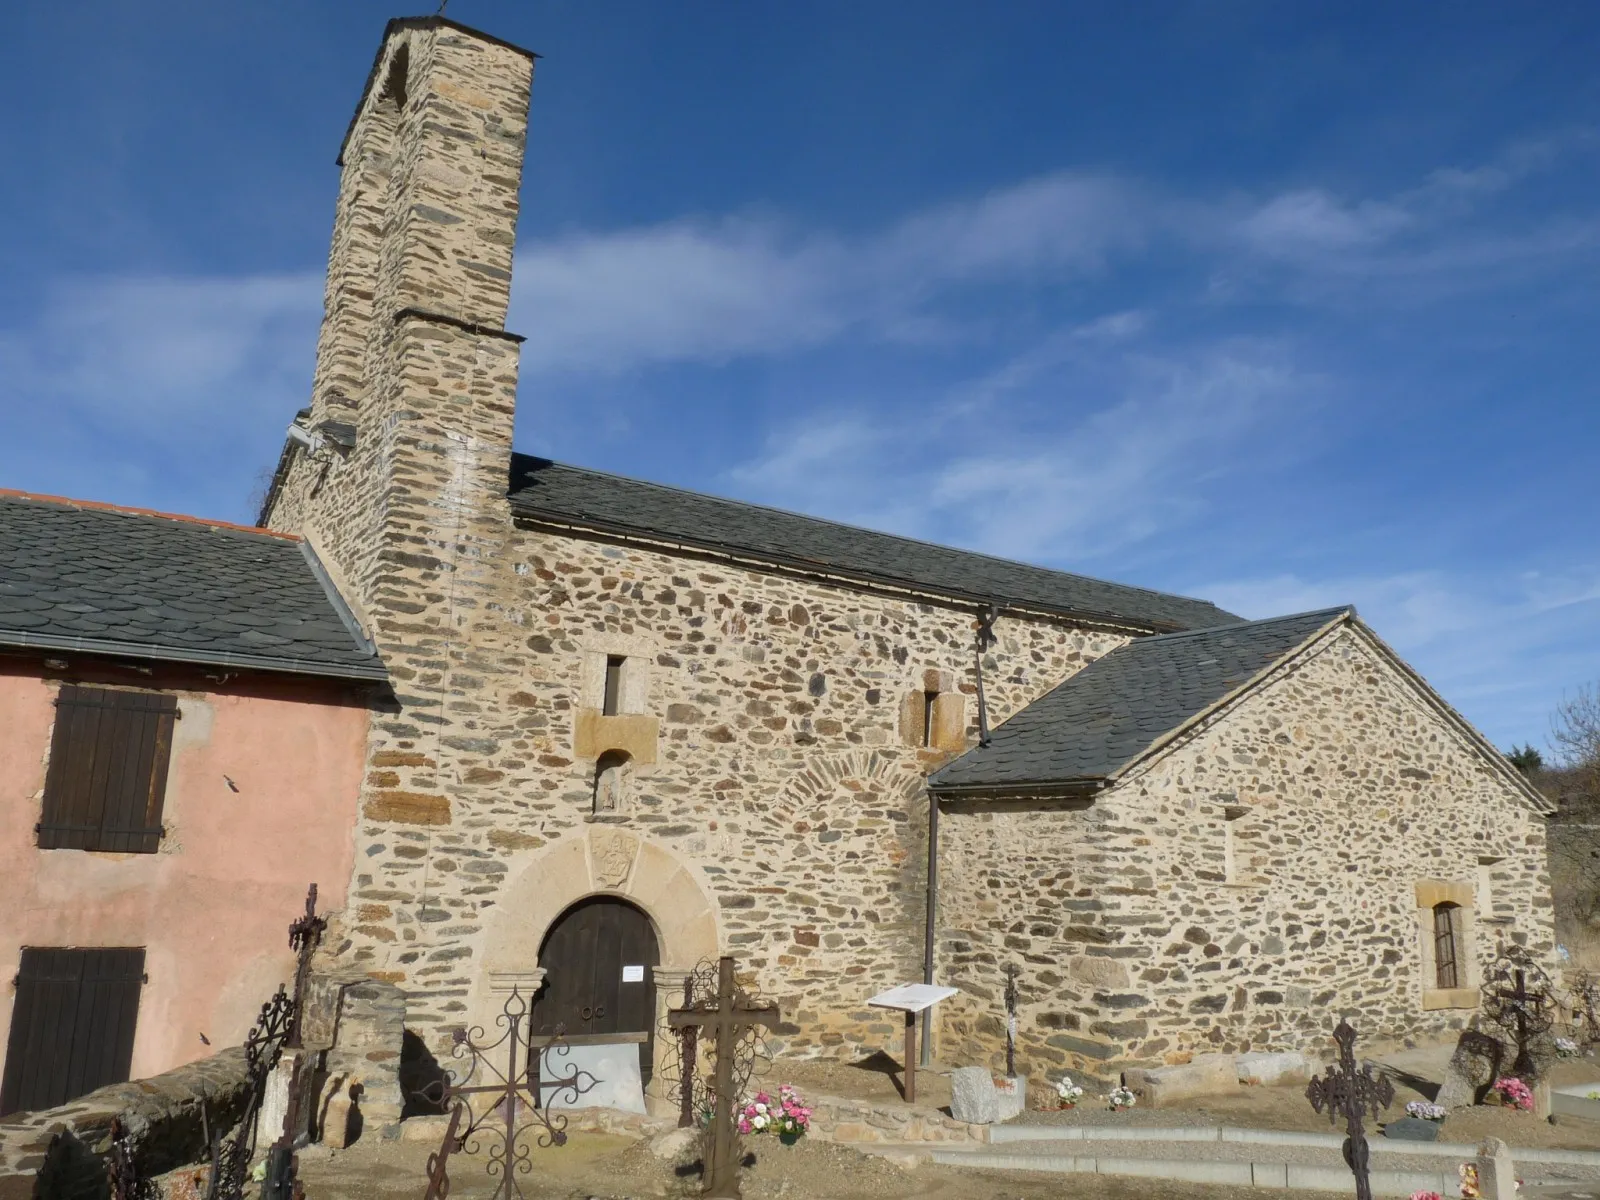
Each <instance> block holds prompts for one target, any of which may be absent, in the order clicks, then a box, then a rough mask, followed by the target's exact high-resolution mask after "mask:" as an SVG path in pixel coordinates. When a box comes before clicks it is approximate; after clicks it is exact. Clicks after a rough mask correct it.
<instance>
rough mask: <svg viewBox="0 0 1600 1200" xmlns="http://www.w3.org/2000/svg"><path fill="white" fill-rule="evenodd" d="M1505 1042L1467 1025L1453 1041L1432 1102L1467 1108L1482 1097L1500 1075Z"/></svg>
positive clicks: (1448, 1106)
mask: <svg viewBox="0 0 1600 1200" xmlns="http://www.w3.org/2000/svg"><path fill="white" fill-rule="evenodd" d="M1504 1058H1505V1045H1504V1043H1502V1042H1501V1041H1500V1039H1499V1038H1494V1037H1490V1036H1489V1035H1488V1034H1486V1033H1479V1032H1477V1031H1476V1030H1472V1029H1469V1030H1467V1031H1465V1032H1464V1033H1462V1035H1461V1037H1460V1039H1459V1040H1458V1041H1457V1042H1456V1048H1455V1052H1454V1053H1452V1054H1451V1055H1450V1062H1449V1064H1448V1065H1447V1066H1446V1067H1445V1070H1444V1082H1443V1083H1442V1084H1441V1085H1440V1087H1439V1095H1438V1098H1437V1100H1436V1101H1435V1103H1438V1104H1442V1105H1444V1107H1445V1108H1469V1107H1471V1106H1472V1105H1474V1104H1476V1103H1478V1101H1480V1100H1481V1099H1483V1094H1484V1093H1485V1092H1486V1091H1487V1090H1488V1088H1489V1085H1490V1084H1492V1083H1493V1082H1494V1081H1495V1080H1496V1079H1497V1078H1499V1075H1500V1064H1501V1062H1502V1061H1503V1060H1504Z"/></svg>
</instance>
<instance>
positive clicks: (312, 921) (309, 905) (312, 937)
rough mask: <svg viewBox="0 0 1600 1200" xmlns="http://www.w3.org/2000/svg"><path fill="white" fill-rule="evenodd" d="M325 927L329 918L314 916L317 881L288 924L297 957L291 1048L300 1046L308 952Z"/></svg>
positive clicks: (314, 945) (318, 943) (316, 945)
mask: <svg viewBox="0 0 1600 1200" xmlns="http://www.w3.org/2000/svg"><path fill="white" fill-rule="evenodd" d="M327 927H328V918H327V917H319V916H317V885H316V884H314V883H313V884H312V885H311V887H310V888H308V889H307V891H306V911H305V915H304V916H302V917H300V918H299V919H298V920H296V921H294V922H293V923H292V924H291V925H290V926H289V949H291V950H293V951H295V952H296V954H297V955H298V959H299V961H298V962H297V963H296V964H295V968H294V1018H293V1020H292V1021H291V1023H290V1025H289V1040H288V1041H287V1042H286V1043H285V1045H287V1046H288V1047H290V1048H291V1049H296V1050H297V1049H299V1048H300V1020H301V1017H302V1015H303V1014H304V1013H305V1007H306V983H307V982H308V981H309V980H310V978H311V956H312V955H313V954H315V953H316V951H317V947H318V946H319V945H320V944H321V943H322V931H323V930H325V929H326V928H327Z"/></svg>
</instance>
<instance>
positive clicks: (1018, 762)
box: [928, 607, 1355, 795]
mask: <svg viewBox="0 0 1600 1200" xmlns="http://www.w3.org/2000/svg"><path fill="white" fill-rule="evenodd" d="M1354 612H1355V610H1354V609H1353V608H1348V607H1345V608H1329V609H1322V610H1319V611H1317V612H1309V613H1298V614H1295V615H1293V616H1287V617H1273V618H1270V619H1268V620H1265V621H1246V622H1240V623H1236V624H1230V625H1224V626H1220V627H1218V628H1215V629H1202V630H1195V631H1190V632H1186V633H1172V634H1163V635H1161V636H1158V637H1147V638H1137V639H1135V640H1134V641H1131V642H1129V643H1127V644H1126V645H1124V646H1120V647H1118V648H1117V649H1116V650H1113V651H1112V652H1111V653H1110V654H1107V655H1105V656H1104V657H1103V658H1099V659H1096V660H1095V661H1094V662H1092V663H1090V664H1089V665H1088V666H1087V667H1085V668H1083V670H1081V671H1079V672H1078V673H1077V674H1076V675H1073V676H1072V677H1071V678H1070V679H1068V680H1066V681H1065V682H1064V683H1062V684H1060V685H1059V686H1058V687H1056V688H1055V689H1053V690H1052V691H1049V692H1046V693H1045V694H1044V695H1043V696H1041V697H1039V699H1037V700H1035V701H1034V702H1033V703H1032V704H1030V705H1028V706H1027V707H1025V708H1023V709H1022V710H1021V711H1020V712H1018V713H1016V714H1015V715H1014V716H1012V717H1011V719H1010V720H1008V721H1006V722H1005V724H1003V725H1001V726H999V727H998V728H997V729H995V730H994V731H993V733H992V735H991V737H990V741H989V745H987V746H980V747H976V748H974V749H972V750H969V751H967V752H966V753H965V754H963V755H961V757H959V758H957V759H955V760H954V761H952V762H950V763H948V764H947V765H945V766H944V767H942V768H940V769H939V770H938V771H936V772H934V773H933V775H931V776H930V777H929V779H928V786H929V787H930V788H931V789H932V790H933V791H934V792H936V793H941V794H954V793H960V792H966V791H972V792H996V793H1012V794H1020V795H1025V794H1027V792H1028V789H1029V788H1030V787H1035V786H1041V787H1044V788H1049V787H1051V786H1060V785H1062V784H1072V783H1076V782H1080V781H1081V782H1092V781H1095V780H1102V779H1106V778H1108V777H1110V776H1111V775H1112V774H1114V773H1115V772H1116V771H1117V770H1119V769H1120V768H1122V767H1125V766H1127V765H1129V764H1130V763H1132V762H1134V761H1136V760H1137V759H1138V758H1140V757H1141V756H1142V755H1143V754H1144V752H1145V751H1147V750H1148V749H1149V748H1150V747H1151V746H1152V745H1153V744H1154V743H1155V742H1156V741H1158V740H1159V739H1161V738H1163V737H1165V736H1166V735H1167V734H1169V733H1172V732H1174V731H1175V730H1177V729H1179V728H1181V727H1182V726H1183V725H1184V724H1185V723H1186V722H1187V721H1189V720H1191V719H1192V718H1194V717H1196V716H1198V715H1199V714H1200V713H1202V712H1204V711H1205V710H1206V709H1208V708H1210V707H1211V706H1212V705H1213V704H1215V703H1217V702H1218V701H1219V700H1222V699H1224V698H1226V697H1227V696H1228V695H1230V694H1231V693H1232V692H1234V691H1236V690H1237V689H1238V688H1240V687H1242V686H1244V684H1246V683H1248V682H1249V681H1250V680H1251V679H1253V678H1255V676H1257V675H1258V674H1260V673H1261V672H1262V671H1264V670H1266V669H1267V668H1268V667H1270V666H1271V665H1272V664H1274V663H1276V662H1278V661H1279V660H1281V659H1282V658H1284V657H1285V656H1286V655H1288V654H1290V653H1291V652H1293V651H1294V650H1296V649H1298V648H1299V647H1300V646H1302V645H1304V644H1305V642H1306V641H1307V640H1308V639H1309V638H1310V637H1311V636H1312V635H1313V634H1315V633H1316V632H1317V631H1318V630H1320V629H1323V628H1325V627H1326V626H1327V625H1329V624H1330V623H1332V622H1334V621H1336V620H1339V619H1340V618H1342V617H1345V616H1348V615H1353V614H1354Z"/></svg>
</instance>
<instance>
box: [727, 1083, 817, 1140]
mask: <svg viewBox="0 0 1600 1200" xmlns="http://www.w3.org/2000/svg"><path fill="white" fill-rule="evenodd" d="M738 1127H739V1132H740V1133H745V1134H749V1133H775V1134H777V1135H778V1140H779V1141H780V1142H782V1143H783V1144H784V1145H785V1146H792V1145H794V1144H795V1143H796V1142H798V1141H799V1140H800V1139H801V1138H802V1137H804V1136H805V1133H806V1130H808V1129H810V1128H811V1110H810V1109H809V1108H807V1107H806V1104H805V1101H804V1100H803V1099H801V1097H800V1093H799V1092H798V1091H796V1090H795V1089H794V1088H793V1087H792V1086H791V1085H789V1084H787V1083H785V1084H783V1085H781V1086H780V1087H779V1088H778V1096H777V1099H773V1097H771V1096H769V1095H768V1094H767V1093H766V1092H757V1093H756V1094H755V1097H754V1098H753V1099H750V1100H747V1101H745V1103H744V1104H743V1106H741V1107H740V1109H739V1119H738Z"/></svg>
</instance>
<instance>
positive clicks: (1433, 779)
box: [940, 626, 1554, 1076]
mask: <svg viewBox="0 0 1600 1200" xmlns="http://www.w3.org/2000/svg"><path fill="white" fill-rule="evenodd" d="M1230 813H1232V814H1234V816H1235V819H1234V820H1233V821H1230V820H1229V819H1228V817H1229V814H1230ZM1230 824H1231V825H1232V827H1233V828H1232V834H1231V841H1232V869H1231V871H1230V867H1229V862H1228V859H1229V854H1228V842H1229V834H1228V833H1227V832H1226V829H1227V827H1228V826H1229V825H1230ZM946 828H947V829H949V830H950V831H951V832H950V833H949V834H946V835H944V851H945V853H944V855H942V856H941V861H950V860H953V859H956V858H958V857H963V856H965V857H967V858H969V860H970V861H968V862H967V863H966V864H965V865H964V866H955V865H952V866H951V867H950V868H947V869H946V870H947V878H948V885H947V886H946V887H945V888H943V889H942V893H943V894H942V896H941V914H940V915H941V922H942V924H943V925H944V926H945V927H946V930H947V933H946V935H945V937H944V939H943V941H942V958H941V963H942V964H948V966H949V968H950V969H949V973H948V979H947V981H948V982H950V983H952V984H955V985H957V986H962V987H964V988H966V989H967V990H968V991H969V992H971V993H973V994H976V995H979V996H980V997H989V996H993V997H995V998H996V1000H995V1001H991V1002H989V1003H988V1004H987V1006H986V1007H985V1006H984V1005H982V1004H978V1005H973V1004H969V1005H966V1006H952V1008H951V1010H950V1014H949V1018H950V1021H951V1028H950V1033H951V1035H952V1036H953V1037H954V1039H955V1040H956V1041H957V1042H958V1043H959V1044H960V1045H961V1047H962V1050H963V1051H964V1052H965V1053H967V1054H970V1055H985V1054H986V1055H987V1056H988V1057H989V1059H990V1060H991V1061H997V1060H996V1058H995V1055H996V1053H997V1051H996V1043H995V1040H994V1037H993V1036H992V1034H993V1031H995V1030H996V1029H998V1028H999V1027H998V1026H997V1025H996V1021H997V1019H998V1018H1000V1017H1001V1016H1003V1013H1002V1012H1001V1009H1000V1007H999V1005H998V1002H997V998H998V996H999V995H1000V990H999V989H1000V986H1001V985H1000V982H999V981H1000V979H1001V974H1000V973H1001V972H1003V970H1004V966H1005V964H1006V962H1007V961H1015V962H1017V963H1018V965H1019V966H1020V967H1021V968H1022V976H1021V980H1022V991H1023V997H1024V1011H1023V1013H1022V1019H1021V1021H1020V1022H1019V1024H1020V1026H1021V1036H1022V1041H1023V1044H1024V1045H1025V1046H1026V1048H1027V1051H1028V1055H1029V1060H1030V1062H1031V1063H1033V1064H1035V1065H1036V1067H1045V1066H1048V1067H1057V1068H1059V1067H1062V1066H1071V1067H1075V1068H1078V1069H1082V1070H1088V1071H1090V1072H1093V1073H1096V1074H1100V1075H1102V1076H1108V1075H1110V1074H1114V1073H1115V1071H1116V1070H1117V1069H1120V1067H1123V1066H1130V1065H1140V1064H1151V1063H1159V1062H1173V1061H1183V1060H1184V1059H1185V1058H1186V1057H1187V1056H1189V1055H1191V1054H1194V1053H1204V1052H1208V1051H1243V1050H1263V1049H1270V1050H1279V1049H1317V1050H1319V1051H1320V1050H1321V1049H1322V1048H1324V1047H1325V1046H1326V1044H1327V1043H1326V1038H1327V1035H1328V1033H1329V1032H1330V1028H1331V1025H1332V1024H1333V1022H1334V1021H1335V1020H1336V1019H1337V1016H1338V1015H1339V1014H1347V1015H1349V1016H1351V1018H1352V1020H1353V1022H1354V1023H1355V1025H1356V1027H1357V1029H1358V1030H1359V1032H1360V1034H1361V1036H1362V1039H1363V1044H1364V1045H1368V1046H1369V1047H1370V1046H1371V1045H1373V1044H1374V1043H1376V1042H1377V1041H1379V1040H1387V1039H1400V1038H1407V1037H1428V1036H1439V1035H1446V1034H1447V1033H1448V1032H1449V1031H1450V1030H1454V1029H1459V1028H1461V1027H1463V1026H1464V1025H1465V1023H1466V1021H1467V1019H1468V1018H1470V1017H1471V1016H1472V1015H1473V1012H1474V1010H1472V1009H1470V1008H1455V1007H1444V1008H1436V1007H1427V1008H1425V1007H1424V1001H1425V999H1426V1000H1427V1001H1428V1003H1429V1004H1433V1003H1436V1002H1438V1001H1439V999H1440V998H1439V997H1435V996H1432V995H1429V996H1426V997H1425V995H1424V993H1425V991H1427V992H1429V993H1431V992H1432V991H1433V985H1432V981H1431V980H1425V979H1424V978H1423V976H1424V972H1425V967H1426V964H1425V957H1424V956H1425V950H1424V946H1423V938H1422V936H1421V929H1420V923H1419V916H1418V905H1419V897H1423V898H1425V897H1428V896H1432V895H1433V893H1435V892H1438V894H1441V895H1442V894H1444V893H1443V892H1441V891H1440V890H1439V886H1435V885H1452V886H1450V887H1448V889H1447V890H1448V891H1449V892H1450V894H1452V895H1461V894H1463V891H1465V894H1467V895H1470V896H1471V897H1472V898H1473V901H1474V903H1473V908H1472V910H1471V911H1470V912H1469V913H1468V914H1467V916H1468V922H1469V936H1470V938H1471V941H1472V943H1473V947H1474V951H1475V955H1474V957H1475V963H1474V964H1473V967H1472V969H1471V971H1470V972H1469V980H1468V981H1465V982H1471V983H1475V982H1477V981H1478V980H1479V979H1481V977H1482V972H1483V969H1484V968H1485V967H1486V966H1487V964H1488V963H1489V962H1490V960H1491V959H1492V957H1493V953H1494V949H1495V946H1496V943H1497V942H1499V941H1501V940H1505V941H1509V942H1518V943H1521V944H1524V945H1526V946H1528V948H1529V949H1530V950H1532V951H1533V952H1534V953H1535V954H1536V955H1538V956H1540V958H1541V959H1543V960H1545V961H1546V962H1547V964H1549V962H1550V960H1551V959H1552V957H1553V953H1554V929H1553V923H1552V916H1551V905H1550V884H1549V875H1548V872H1547V867H1546V860H1545V838H1544V822H1543V819H1542V818H1541V817H1540V816H1539V815H1538V814H1537V813H1535V812H1534V811H1533V810H1532V809H1531V807H1530V806H1529V804H1528V802H1527V800H1526V798H1525V797H1524V796H1523V795H1522V794H1521V793H1520V792H1519V791H1518V790H1517V789H1516V788H1515V787H1514V785H1513V784H1511V783H1510V782H1509V781H1508V780H1506V779H1505V778H1504V777H1503V776H1502V775H1500V774H1499V773H1498V772H1497V771H1496V770H1495V769H1494V768H1493V767H1492V766H1491V765H1490V764H1489V763H1488V762H1486V761H1485V760H1484V759H1483V758H1482V756H1481V755H1480V753H1479V751H1478V750H1477V748H1476V747H1475V746H1473V745H1472V744H1471V743H1470V742H1469V741H1468V739H1467V737H1466V736H1465V735H1464V734H1463V733H1461V732H1460V731H1459V730H1458V729H1456V728H1455V727H1454V726H1452V725H1451V724H1450V723H1449V722H1447V721H1446V720H1445V719H1444V717H1443V716H1442V715H1440V714H1439V713H1438V712H1437V710H1435V709H1434V708H1432V707H1431V706H1430V705H1429V704H1428V703H1426V702H1425V701H1424V699H1423V698H1422V697H1421V696H1420V695H1419V694H1418V693H1417V690H1416V688H1415V686H1414V685H1413V684H1412V682H1411V681H1410V680H1408V679H1407V678H1405V677H1404V676H1403V674H1402V673H1401V672H1399V671H1397V670H1396V669H1395V668H1394V666H1393V665H1392V664H1391V663H1390V662H1389V661H1387V659H1386V658H1385V657H1383V656H1382V655H1381V654H1380V653H1379V652H1378V651H1377V649H1376V648H1375V647H1374V645H1373V644H1372V643H1371V642H1370V641H1369V640H1368V639H1367V638H1366V637H1365V636H1364V635H1362V634H1361V633H1359V632H1357V631H1356V630H1354V629H1352V628H1350V627H1348V626H1347V627H1345V628H1343V629H1341V630H1338V631H1336V632H1335V633H1333V634H1331V635H1329V636H1328V637H1327V638H1326V639H1325V640H1324V641H1323V642H1322V643H1321V644H1320V645H1318V646H1316V647H1314V648H1313V649H1312V651H1310V652H1309V653H1308V654H1307V656H1306V657H1305V658H1304V659H1303V660H1301V661H1300V662H1298V663H1296V664H1294V665H1293V666H1292V667H1291V668H1290V669H1288V670H1287V671H1286V672H1285V673H1284V674H1282V675H1280V676H1278V677H1276V678H1273V679H1269V680H1268V681H1267V682H1266V683H1265V684H1263V685H1262V686H1261V687H1260V688H1258V690H1256V691H1255V692H1254V693H1252V694H1249V695H1247V696H1245V697H1244V698H1243V699H1241V700H1240V701H1238V702H1237V703H1235V704H1234V705H1233V706H1232V707H1231V708H1229V709H1227V710H1225V711H1224V712H1222V713H1220V714H1219V715H1218V716H1217V717H1215V718H1214V719H1213V720H1212V721H1211V722H1210V723H1209V725H1208V726H1206V727H1204V728H1202V729H1200V730H1198V731H1197V732H1196V733H1195V734H1193V735H1192V736H1190V737H1188V738H1187V739H1184V740H1180V742H1179V743H1177V744H1175V745H1174V747H1172V748H1171V749H1170V750H1168V751H1166V752H1164V753H1163V754H1161V755H1159V756H1158V757H1157V758H1156V759H1154V760H1153V761H1152V762H1151V763H1150V764H1148V765H1147V766H1145V767H1143V768H1141V769H1140V770H1139V771H1138V772H1137V773H1136V774H1135V776H1134V777H1132V778H1129V779H1128V780H1127V781H1125V782H1124V783H1122V784H1120V785H1119V786H1117V787H1115V788H1112V789H1111V790H1109V791H1108V792H1106V793H1104V794H1103V795H1102V796H1101V798H1100V799H1099V800H1098V801H1097V802H1096V804H1095V805H1094V807H1093V808H1092V809H1090V810H1088V811H1086V812H1078V813H1068V812H1060V811H1052V812H1041V813H1035V814H1031V815H1027V816H1022V815H1021V814H1006V813H999V812H984V813H973V814H971V815H955V816H952V818H951V819H950V820H949V822H948V823H947V826H946ZM1024 845H1025V846H1026V847H1027V850H1028V852H1029V855H1030V857H1027V858H1025V859H1023V858H1020V857H1019V848H1020V847H1022V846H1024ZM946 856H948V857H946ZM1489 858H1494V859H1498V860H1499V861H1498V862H1495V863H1493V864H1488V863H1484V862H1482V860H1484V859H1489ZM1018 861H1021V862H1025V863H1026V864H1028V866H1027V868H1026V870H1025V872H1024V873H1022V874H1021V875H1019V873H1018V872H1017V871H1016V870H1015V869H1014V867H1013V865H1012V864H1013V863H1014V862H1018ZM1036 863H1037V864H1039V865H1038V866H1037V867H1035V866H1034V865H1033V864H1036ZM1051 863H1064V864H1066V863H1072V864H1083V865H1082V866H1079V867H1077V868H1076V870H1077V872H1078V873H1077V875H1076V877H1074V878H1071V879H1070V880H1069V879H1067V878H1065V877H1064V876H1063V877H1062V878H1059V879H1057V878H1055V876H1057V875H1063V873H1062V872H1059V871H1054V870H1051V869H1047V867H1048V865H1049V864H1051ZM1110 864H1116V865H1115V866H1114V867H1111V868H1110V869H1108V866H1110ZM1230 875H1231V879H1230ZM957 878H960V879H961V880H962V882H963V889H962V890H963V892H964V897H963V896H962V895H958V893H957V891H956V889H955V887H954V885H955V882H956V879H957ZM1419 885H1422V886H1421V888H1420V889H1419ZM999 896H1005V897H1007V898H1008V901H1009V904H1008V905H1001V906H998V907H997V906H996V905H995V904H994V899H995V898H996V897H999ZM973 898H976V899H973ZM963 921H965V922H966V923H967V924H968V925H971V926H975V927H976V936H965V935H962V934H957V933H955V932H949V931H950V930H952V929H953V928H954V927H959V926H961V924H962V922H963ZM1052 960H1055V961H1059V962H1060V963H1063V964H1066V965H1067V969H1066V970H1064V971H1063V970H1060V969H1057V968H1055V967H1052V966H1050V965H1047V964H1050V963H1051V962H1052ZM1058 981H1059V982H1058ZM1464 998H1465V997H1456V998H1455V999H1456V1000H1457V1001H1459V1000H1461V999H1464ZM986 1030H987V1031H988V1033H986V1032H985V1031H986Z"/></svg>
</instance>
